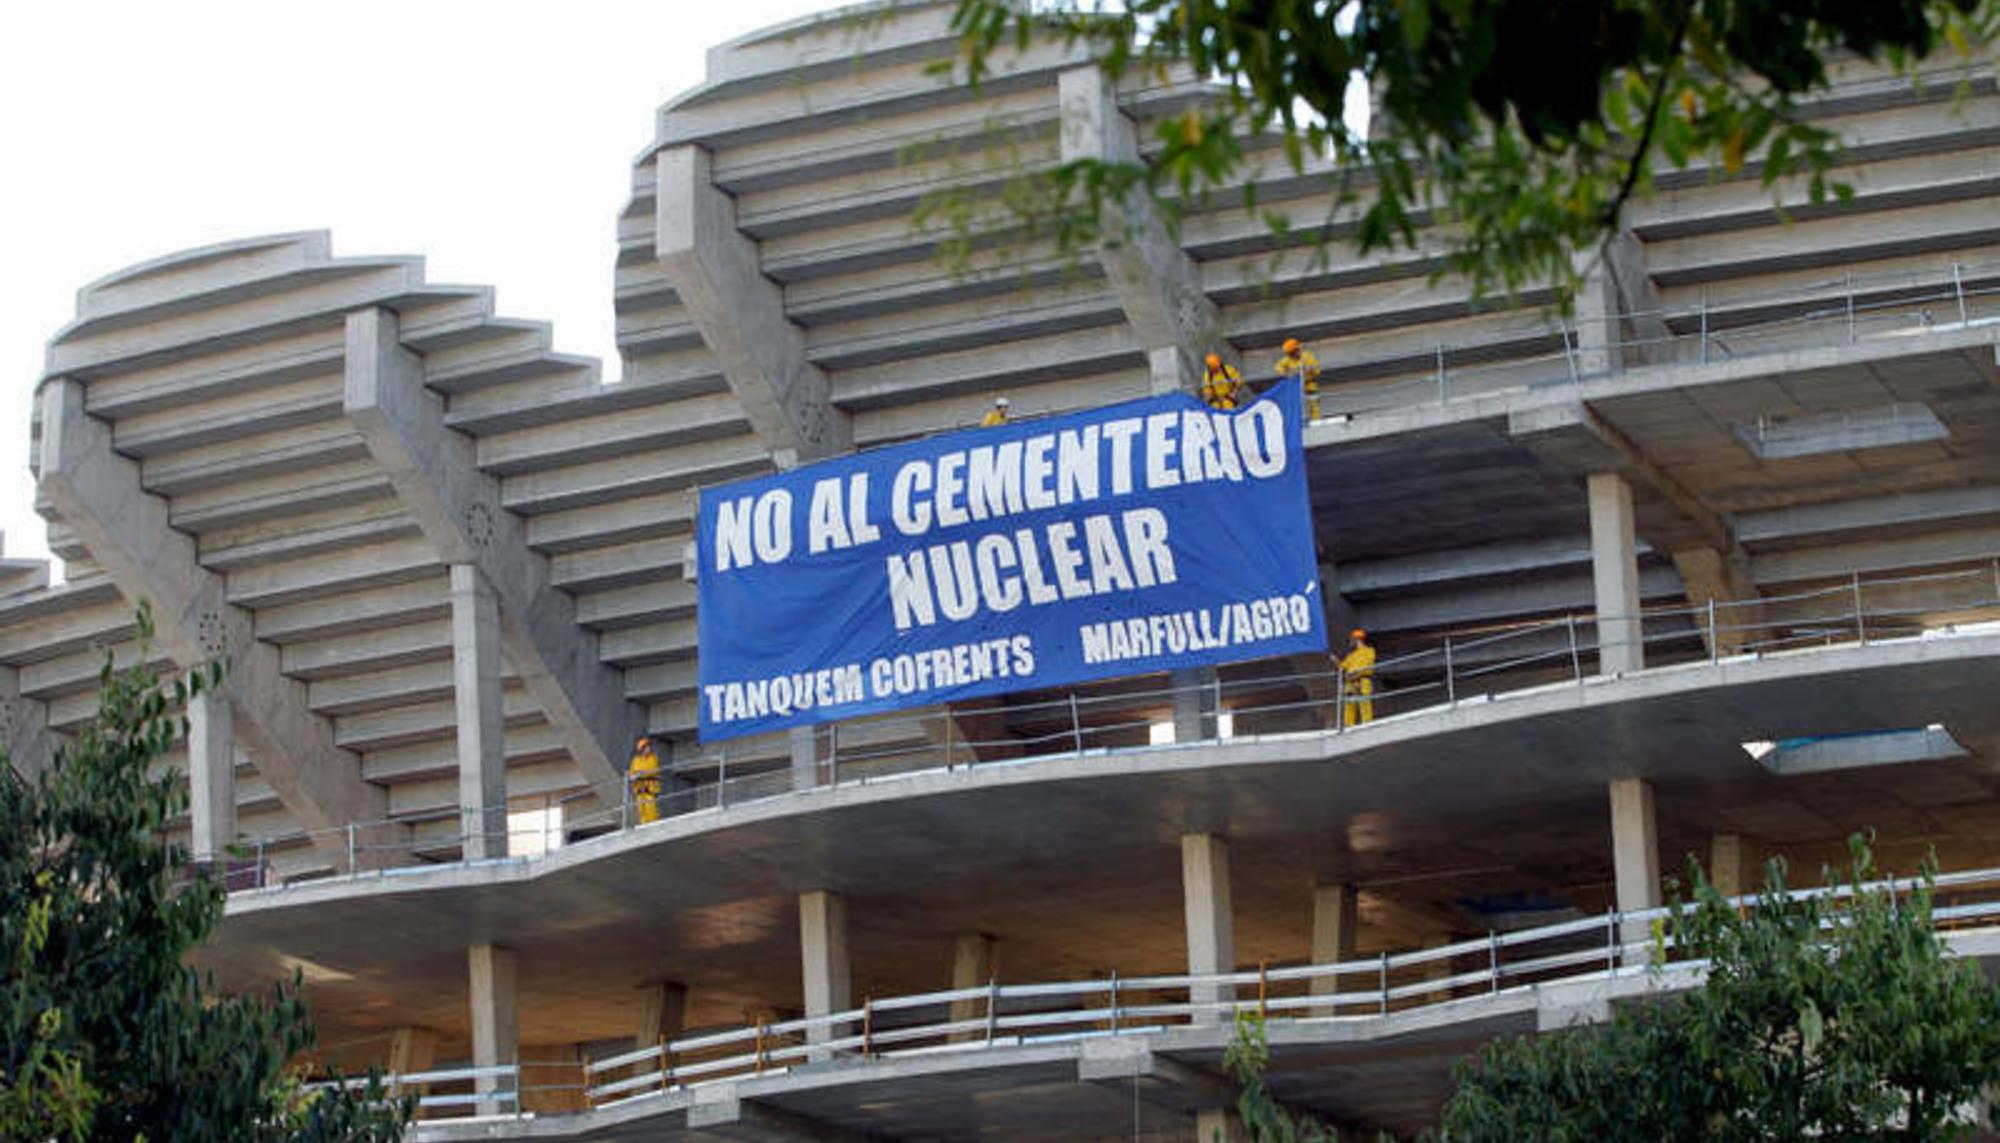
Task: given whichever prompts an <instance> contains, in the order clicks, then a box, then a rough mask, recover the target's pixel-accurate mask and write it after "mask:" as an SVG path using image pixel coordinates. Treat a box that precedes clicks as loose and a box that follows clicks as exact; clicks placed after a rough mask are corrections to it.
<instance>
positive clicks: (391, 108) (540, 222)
mask: <svg viewBox="0 0 2000 1143" xmlns="http://www.w3.org/2000/svg"><path fill="white" fill-rule="evenodd" d="M835 6H837V3H836V0H729V2H728V3H713V2H707V0H568V2H565V3H541V4H529V3H523V2H521V0H398V2H393V3H391V2H386V0H338V2H325V0H323V2H321V3H315V4H300V3H285V2H274V0H254V2H235V0H230V2H224V0H178V2H175V3H161V2H159V0H149V2H134V3H106V2H93V0H55V2H49V3H32V2H15V3H8V4H6V5H5V7H4V10H0V147H4V154H5V156H6V164H5V168H4V172H0V528H4V529H5V531H6V554H7V555H8V556H23V555H45V554H46V553H47V548H46V545H45V541H44V530H43V524H42V521H41V519H40V518H39V517H37V516H36V515H35V514H34V506H33V500H34V485H33V480H32V479H31V477H30V476H29V473H28V416H29V411H30V406H31V402H32V398H33V393H34V386H35V382H36V380H37V379H38V378H39V377H40V375H41V366H42V347H43V344H44V342H45V341H46V340H47V339H48V337H49V335H50V334H52V333H53V332H55V330H56V329H58V328H59V327H60V326H62V325H63V324H64V323H65V322H67V321H68V320H69V319H70V317H71V316H72V313H73V310H74V297H75V291H76V289H77V288H78V287H79V286H82V285H83V284H84V283H86V282H88V281H91V280H92V279H95V278H98V277H101V276H103V275H105V274H108V273H110V272H112V271H114V270H117V269H120V268H122V267H125V266H129V265H131V264H133V263H135V262H142V261H145V260H147V259H150V258H154V257H157V256H159V255H161V254H166V253H170V252H173V251H176V250H182V249H186V248H188V247H191V246H200V245H205V244H207V243H211V242H218V241H222V240H226V239H231V238H240V237H246V236H249V235H255V234H268V233H273V232H278V231H288V230H311V229H322V228H324V229H329V230H331V231H332V232H333V242H334V252H335V253H336V254H421V255H424V256H425V257H426V259H427V266H426V269H427V274H428V277H429V279H430V280H431V281H434V282H457V283H472V284H478V285H488V286H494V287H497V289H498V304H499V308H500V310H501V312H503V313H505V314H508V315H510V316H514V317H522V318H534V319H542V320H549V321H553V322H554V323H555V338H556V345H557V346H558V347H559V348H561V349H563V350H566V351H569V352H574V353H587V354H592V355H595V356H598V357H600V358H602V359H604V361H605V364H606V375H607V376H613V375H615V374H616V372H617V361H616V355H615V354H614V353H613V350H612V341H611V328H612V327H611V262H612V256H613V249H614V247H613V224H614V221H615V219H616V216H617V213H618V210H619V208H620V207H621V206H622V205H623V203H624V200H625V194H626V187H627V182H628V179H629V177H630V164H631V160H632V158H633V156H635V155H636V154H637V153H638V152H639V150H640V149H641V148H643V147H644V146H645V145H646V143H647V142H648V141H649V140H650V139H651V134H652V120H653V111H654V109H655V108H656V107H657V106H658V105H659V104H660V103H662V102H664V101H665V100H666V99H667V98H668V97H669V96H671V95H673V94H675V93H677V92H680V91H682V90H685V89H687V88H689V87H692V86H694V85H696V84H698V83H700V82H701V80H702V76H703V67H704V63H703V58H704V53H705V52H706V50H707V48H708V47H709V46H710V45H712V44H716V43H720V42H721V41H723V40H726V39H731V38H733V37H735V36H738V35H741V34H743V33H745V32H749V31H754V30H756V29H758V28H762V27H765V26H768V25H770V24H774V23H778V22H781V21H784V20H788V19H791V18H793V17H795V16H800V15H804V14H807V13H810V12H815V11H820V10H823V9H826V8H830V7H835Z"/></svg>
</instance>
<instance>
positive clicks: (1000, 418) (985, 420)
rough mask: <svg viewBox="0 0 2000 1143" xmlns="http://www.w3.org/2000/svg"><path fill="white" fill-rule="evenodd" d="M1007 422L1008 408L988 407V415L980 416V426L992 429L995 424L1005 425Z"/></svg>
mask: <svg viewBox="0 0 2000 1143" xmlns="http://www.w3.org/2000/svg"><path fill="white" fill-rule="evenodd" d="M1006 423H1007V410H1005V409H988V410H986V415H985V416H983V417H981V418H979V427H980V428H982V429H990V428H992V427H994V426H995V425H1004V424H1006Z"/></svg>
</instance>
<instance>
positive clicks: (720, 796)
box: [715, 742, 729, 810]
mask: <svg viewBox="0 0 2000 1143" xmlns="http://www.w3.org/2000/svg"><path fill="white" fill-rule="evenodd" d="M728 804H729V744H728V743H727V742H725V743H723V744H722V749H721V751H719V752H718V753H717V754H716V757H715V808H716V809H718V810H719V809H722V808H723V807H724V806H727V805H728Z"/></svg>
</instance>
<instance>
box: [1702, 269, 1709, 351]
mask: <svg viewBox="0 0 2000 1143" xmlns="http://www.w3.org/2000/svg"><path fill="white" fill-rule="evenodd" d="M1701 363H1702V364H1703V365H1707V364H1708V287H1706V286H1703V287H1702V290H1701Z"/></svg>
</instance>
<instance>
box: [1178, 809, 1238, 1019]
mask: <svg viewBox="0 0 2000 1143" xmlns="http://www.w3.org/2000/svg"><path fill="white" fill-rule="evenodd" d="M1181 893H1182V897H1183V904H1184V905H1185V911H1186V914H1187V958H1188V967H1187V970H1188V974H1189V975H1190V976H1207V975H1213V974H1216V973H1224V972H1234V971H1236V930H1235V916H1234V913H1233V912H1232V910H1231V905H1230V893H1229V843H1228V842H1227V841H1225V840H1223V839H1222V838H1220V837H1217V836H1216V835H1214V834H1210V833H1190V834H1184V835H1182V837H1181ZM1188 991H1189V999H1190V1000H1192V1001H1193V1002H1194V1003H1196V1004H1220V1003H1222V1002H1224V1001H1230V1000H1234V999H1235V998H1236V989H1235V988H1234V987H1232V986H1229V985H1217V984H1205V985H1196V986H1195V987H1193V988H1191V989H1189V990H1188ZM1229 1020H1230V1017H1229V1014H1228V1013H1227V1012H1224V1011H1222V1010H1220V1009H1211V1010H1209V1011H1203V1012H1196V1013H1195V1014H1194V1017H1193V1021H1194V1023H1196V1024H1226V1023H1228V1022H1229Z"/></svg>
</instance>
